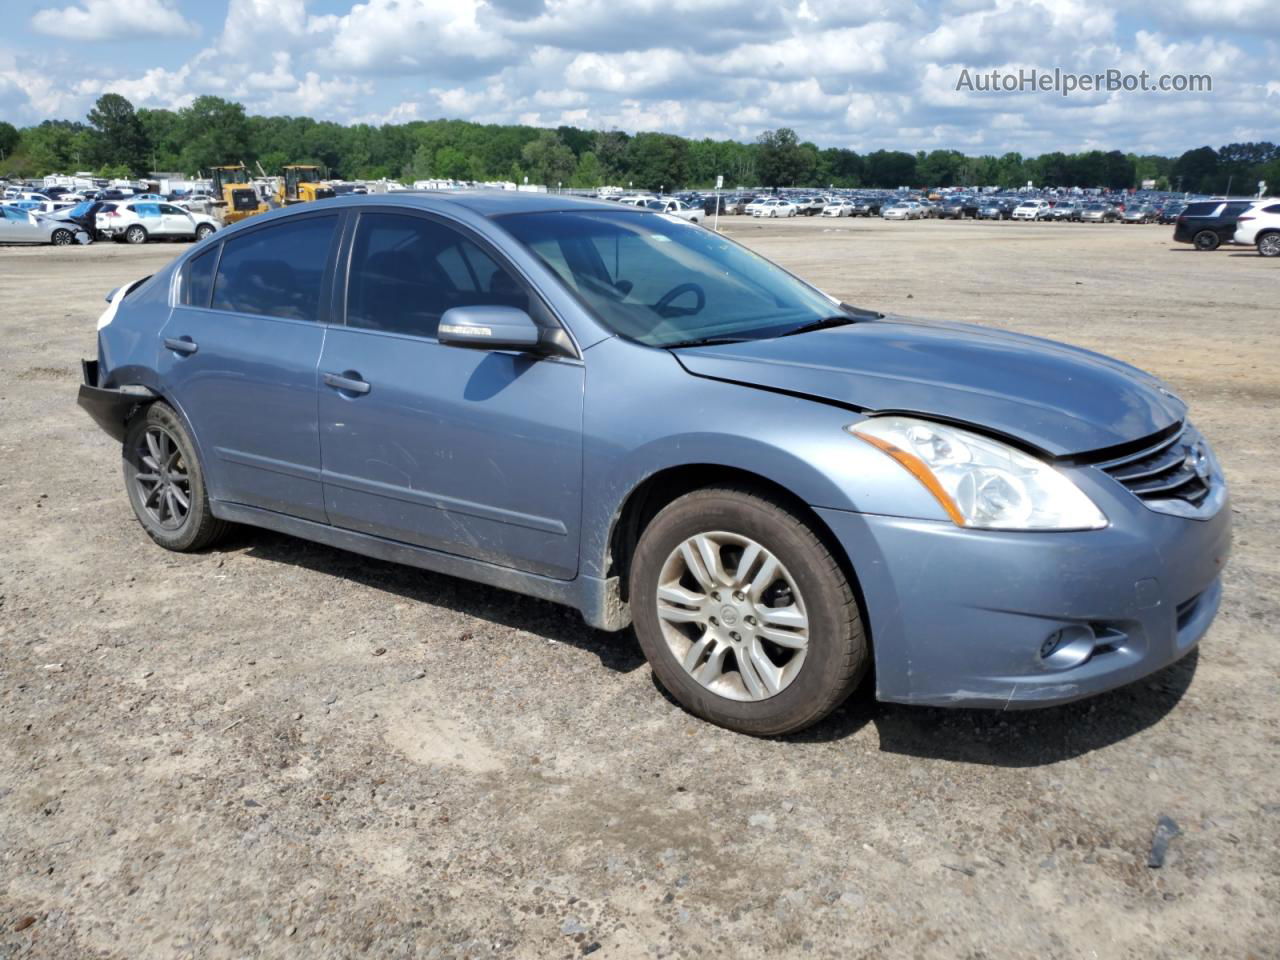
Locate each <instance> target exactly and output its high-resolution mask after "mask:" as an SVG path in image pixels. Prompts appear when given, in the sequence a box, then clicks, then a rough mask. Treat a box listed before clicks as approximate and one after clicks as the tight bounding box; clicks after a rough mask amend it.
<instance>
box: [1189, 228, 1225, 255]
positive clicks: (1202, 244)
mask: <svg viewBox="0 0 1280 960" xmlns="http://www.w3.org/2000/svg"><path fill="white" fill-rule="evenodd" d="M1220 243H1222V239H1221V238H1220V237H1219V236H1218V235H1217V234H1216V233H1214V232H1213V231H1212V230H1201V231H1200V232H1199V233H1197V234H1196V236H1195V245H1196V249H1197V250H1206V251H1208V250H1217V249H1218V245H1219V244H1220Z"/></svg>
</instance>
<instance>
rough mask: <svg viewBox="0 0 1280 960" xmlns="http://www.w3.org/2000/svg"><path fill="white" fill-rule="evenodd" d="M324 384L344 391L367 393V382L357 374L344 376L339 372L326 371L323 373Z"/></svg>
mask: <svg viewBox="0 0 1280 960" xmlns="http://www.w3.org/2000/svg"><path fill="white" fill-rule="evenodd" d="M324 382H325V386H328V387H333V389H335V390H341V391H343V392H344V393H368V392H369V384H368V383H366V382H365V381H364V380H361V379H360V375H359V374H355V375H354V376H344V375H343V374H340V373H326V374H325V375H324Z"/></svg>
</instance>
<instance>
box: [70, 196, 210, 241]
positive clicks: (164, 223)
mask: <svg viewBox="0 0 1280 960" xmlns="http://www.w3.org/2000/svg"><path fill="white" fill-rule="evenodd" d="M110 206H111V209H107V208H106V207H104V208H103V209H102V210H101V211H99V212H98V215H97V217H96V218H95V220H96V223H97V227H98V232H99V233H101V234H103V235H105V236H108V237H111V238H112V239H114V240H123V241H124V242H126V243H146V242H147V241H148V240H151V239H175V240H203V239H204V238H205V237H207V236H209V234H211V233H213V232H214V231H215V230H217V229H218V221H217V220H215V219H214V218H213V217H210V216H208V215H207V214H203V213H191V212H189V211H187V210H183V209H182V208H181V207H179V206H176V205H174V204H172V203H164V202H156V201H150V200H119V201H116V202H115V203H114V204H111V205H110Z"/></svg>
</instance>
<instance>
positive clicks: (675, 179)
mask: <svg viewBox="0 0 1280 960" xmlns="http://www.w3.org/2000/svg"><path fill="white" fill-rule="evenodd" d="M627 168H628V177H629V179H631V180H634V181H635V183H636V185H637V186H639V187H641V188H643V189H645V190H676V189H679V188H680V187H682V186H684V185H685V184H686V183H688V181H689V149H688V142H687V141H686V140H685V139H684V138H683V137H677V136H673V135H672V134H669V133H638V134H636V135H635V136H634V137H633V138H632V139H631V142H630V143H629V144H628V145H627Z"/></svg>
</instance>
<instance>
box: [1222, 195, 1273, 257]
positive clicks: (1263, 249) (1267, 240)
mask: <svg viewBox="0 0 1280 960" xmlns="http://www.w3.org/2000/svg"><path fill="white" fill-rule="evenodd" d="M1231 240H1232V243H1243V244H1246V245H1253V244H1256V245H1257V247H1258V253H1260V254H1261V255H1262V256H1264V257H1280V199H1277V198H1276V197H1272V198H1271V199H1269V200H1259V201H1258V202H1257V203H1255V204H1254V205H1253V206H1252V207H1250V208H1249V209H1248V210H1246V211H1245V212H1244V213H1242V214H1240V216H1239V217H1238V218H1237V220H1236V232H1235V235H1234V236H1233V237H1232V238H1231Z"/></svg>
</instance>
